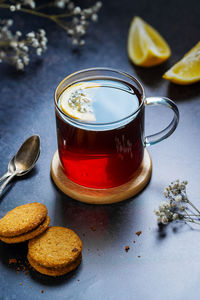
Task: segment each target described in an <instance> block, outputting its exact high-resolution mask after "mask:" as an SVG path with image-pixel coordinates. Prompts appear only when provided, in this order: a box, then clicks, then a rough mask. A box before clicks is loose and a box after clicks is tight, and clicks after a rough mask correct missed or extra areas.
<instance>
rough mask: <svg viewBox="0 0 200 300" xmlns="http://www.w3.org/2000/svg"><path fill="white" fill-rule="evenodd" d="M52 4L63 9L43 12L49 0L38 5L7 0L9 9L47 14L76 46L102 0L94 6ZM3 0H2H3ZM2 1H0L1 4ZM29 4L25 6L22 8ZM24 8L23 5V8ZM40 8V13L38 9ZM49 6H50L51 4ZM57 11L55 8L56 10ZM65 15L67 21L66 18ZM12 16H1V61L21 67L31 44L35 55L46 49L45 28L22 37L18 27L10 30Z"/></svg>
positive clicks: (64, 2) (67, 0) (67, 2)
mask: <svg viewBox="0 0 200 300" xmlns="http://www.w3.org/2000/svg"><path fill="white" fill-rule="evenodd" d="M53 1H54V2H53V3H52V2H51V5H50V6H52V5H54V6H56V7H58V8H60V9H66V11H65V12H64V13H61V14H59V13H58V14H55V12H54V11H53V10H52V11H53V15H51V14H49V11H47V13H46V12H44V9H45V6H46V7H49V4H48V3H46V4H45V3H44V5H41V7H40V6H39V7H37V9H36V1H35V0H12V1H10V3H11V4H10V5H9V9H10V11H12V12H15V11H17V10H21V11H22V12H24V11H25V12H26V13H30V14H32V15H33V14H34V15H38V16H40V17H42V14H43V15H44V16H45V18H49V19H50V20H51V21H54V22H55V23H56V24H57V25H60V27H62V28H63V29H64V30H65V31H66V32H67V34H68V35H69V36H70V37H71V38H72V44H73V45H76V46H83V45H84V44H85V40H84V39H83V36H84V35H85V34H86V31H87V28H88V26H89V23H90V22H91V21H94V22H95V21H97V20H98V15H97V13H98V11H99V10H100V8H101V6H102V3H101V2H100V1H98V2H96V3H94V5H93V6H91V7H88V8H81V7H80V6H77V5H75V4H74V1H70V0H53ZM3 2H4V0H3ZM0 5H1V4H0ZM24 6H25V7H28V9H26V10H25V9H24ZM22 8H23V9H22ZM40 9H42V13H41V12H40ZM50 10H51V8H50ZM56 13H57V11H56ZM65 19H66V21H65ZM12 24H13V20H12V19H8V20H0V42H1V43H0V52H1V56H0V62H7V63H9V64H11V65H13V66H15V67H16V68H17V69H20V70H22V69H23V68H24V66H25V65H27V64H28V63H29V60H30V50H31V49H32V48H34V50H35V53H36V54H37V55H39V56H40V55H41V54H42V53H43V52H44V51H45V50H46V49H47V37H46V32H45V31H44V30H43V29H39V31H38V32H37V33H36V32H33V31H32V32H29V33H28V34H27V35H26V38H22V36H23V34H22V32H21V31H16V33H15V34H14V33H12V32H11V30H10V29H9V27H10V26H12Z"/></svg>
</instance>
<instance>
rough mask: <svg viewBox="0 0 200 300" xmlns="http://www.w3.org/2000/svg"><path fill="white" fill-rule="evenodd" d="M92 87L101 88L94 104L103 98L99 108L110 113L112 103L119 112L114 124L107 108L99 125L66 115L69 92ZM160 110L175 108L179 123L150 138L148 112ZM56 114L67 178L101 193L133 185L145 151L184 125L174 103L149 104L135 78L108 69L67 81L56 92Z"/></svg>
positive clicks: (153, 99) (157, 99)
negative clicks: (62, 101) (64, 105)
mask: <svg viewBox="0 0 200 300" xmlns="http://www.w3.org/2000/svg"><path fill="white" fill-rule="evenodd" d="M91 82H92V84H93V83H95V84H96V85H98V90H97V92H96V96H95V95H94V100H95V97H96V98H97V95H98V101H97V102H98V104H99V101H100V102H101V99H103V100H102V101H104V102H103V103H104V104H105V106H106V107H107V106H108V104H109V103H111V104H112V105H111V107H112V108H113V110H116V108H118V110H116V111H118V113H119V115H118V116H117V117H116V116H115V118H113V117H112V118H111V117H110V119H109V114H108V113H107V112H106V110H105V112H104V110H103V109H104V108H103V109H100V110H98V109H97V111H96V115H97V119H96V121H87V120H80V119H76V118H74V117H72V116H70V115H69V114H67V113H66V112H65V111H63V110H62V108H61V106H60V103H59V101H60V98H61V96H62V94H63V92H64V91H67V90H68V89H69V88H71V87H73V86H75V85H76V86H79V85H80V84H83V83H84V84H86V85H87V84H91ZM103 88H104V91H103ZM112 89H115V90H113V91H112ZM99 95H101V97H100V96H99ZM131 97H132V98H131ZM99 99H100V100H99ZM105 99H106V100H105ZM127 99H128V100H127ZM136 102H137V103H136ZM94 103H95V102H94ZM136 104H137V105H136ZM158 104H159V105H164V106H166V107H168V108H170V109H171V110H172V111H173V113H174V115H173V119H172V121H171V122H170V124H169V125H168V126H167V127H166V128H165V129H163V130H162V131H160V132H157V133H155V134H152V135H149V136H144V115H145V107H146V106H149V105H158ZM125 106H126V108H125ZM133 107H134V108H133ZM55 111H56V124H57V138H58V152H59V157H60V161H61V164H62V166H63V169H64V172H65V174H66V176H67V177H68V178H69V179H70V180H72V181H73V182H75V183H77V184H79V185H82V186H86V187H90V188H98V189H105V188H112V187H116V186H119V185H121V184H123V183H126V182H128V181H129V180H132V179H133V178H134V174H135V173H136V171H137V169H138V168H139V166H140V164H141V162H142V160H143V157H144V149H145V147H148V146H150V145H153V144H156V143H158V142H160V141H162V140H164V139H165V138H167V137H168V136H170V135H171V134H172V133H173V132H174V130H175V129H176V127H177V124H178V120H179V111H178V108H177V106H176V104H175V103H174V102H173V101H172V100H170V99H168V98H166V97H148V98H146V97H145V92H144V88H143V86H142V85H141V83H140V82H139V81H138V80H137V79H136V78H135V77H133V76H131V75H129V74H127V73H125V72H122V71H117V70H113V69H108V68H91V69H86V70H81V71H78V72H75V73H73V74H71V75H69V76H68V77H66V78H65V79H64V80H63V81H62V82H61V83H60V84H59V85H58V87H57V89H56V91H55ZM124 111H125V114H124ZM106 113H107V114H106ZM112 113H113V111H110V116H111V115H112ZM98 114H99V117H104V115H105V116H106V115H107V119H106V121H105V120H103V121H102V120H101V118H100V119H99V120H100V121H99V120H98Z"/></svg>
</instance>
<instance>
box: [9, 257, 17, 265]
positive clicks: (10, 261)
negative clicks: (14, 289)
mask: <svg viewBox="0 0 200 300" xmlns="http://www.w3.org/2000/svg"><path fill="white" fill-rule="evenodd" d="M16 263H17V260H16V258H10V259H9V265H10V264H16Z"/></svg>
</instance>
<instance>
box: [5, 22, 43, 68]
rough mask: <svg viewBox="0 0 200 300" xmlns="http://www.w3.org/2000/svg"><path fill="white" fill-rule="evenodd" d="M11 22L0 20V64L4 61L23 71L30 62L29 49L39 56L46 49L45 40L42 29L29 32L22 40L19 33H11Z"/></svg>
mask: <svg viewBox="0 0 200 300" xmlns="http://www.w3.org/2000/svg"><path fill="white" fill-rule="evenodd" d="M12 24H13V20H11V19H10V20H0V62H2V61H5V62H7V63H9V64H11V65H13V66H15V67H16V69H17V70H23V69H24V67H25V66H26V65H28V64H29V61H30V49H31V48H32V49H34V50H35V52H36V54H37V55H38V56H40V55H41V54H42V53H43V52H44V51H46V49H47V46H46V45H47V38H46V32H45V30H44V29H39V30H38V32H30V33H28V34H26V36H25V37H24V38H22V33H21V31H16V32H15V33H12V32H11V30H10V27H11V26H12Z"/></svg>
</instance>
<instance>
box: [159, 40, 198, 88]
mask: <svg viewBox="0 0 200 300" xmlns="http://www.w3.org/2000/svg"><path fill="white" fill-rule="evenodd" d="M163 78H165V79H167V80H170V81H171V82H174V83H177V84H182V85H183V84H192V83H195V82H197V81H200V42H198V43H197V44H196V45H195V46H194V47H193V48H192V49H191V50H190V51H189V52H188V53H186V54H185V56H184V57H183V58H182V59H181V60H180V61H178V62H177V63H176V64H175V65H174V66H173V67H172V68H171V69H169V70H168V71H167V72H166V73H165V74H164V75H163Z"/></svg>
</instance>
